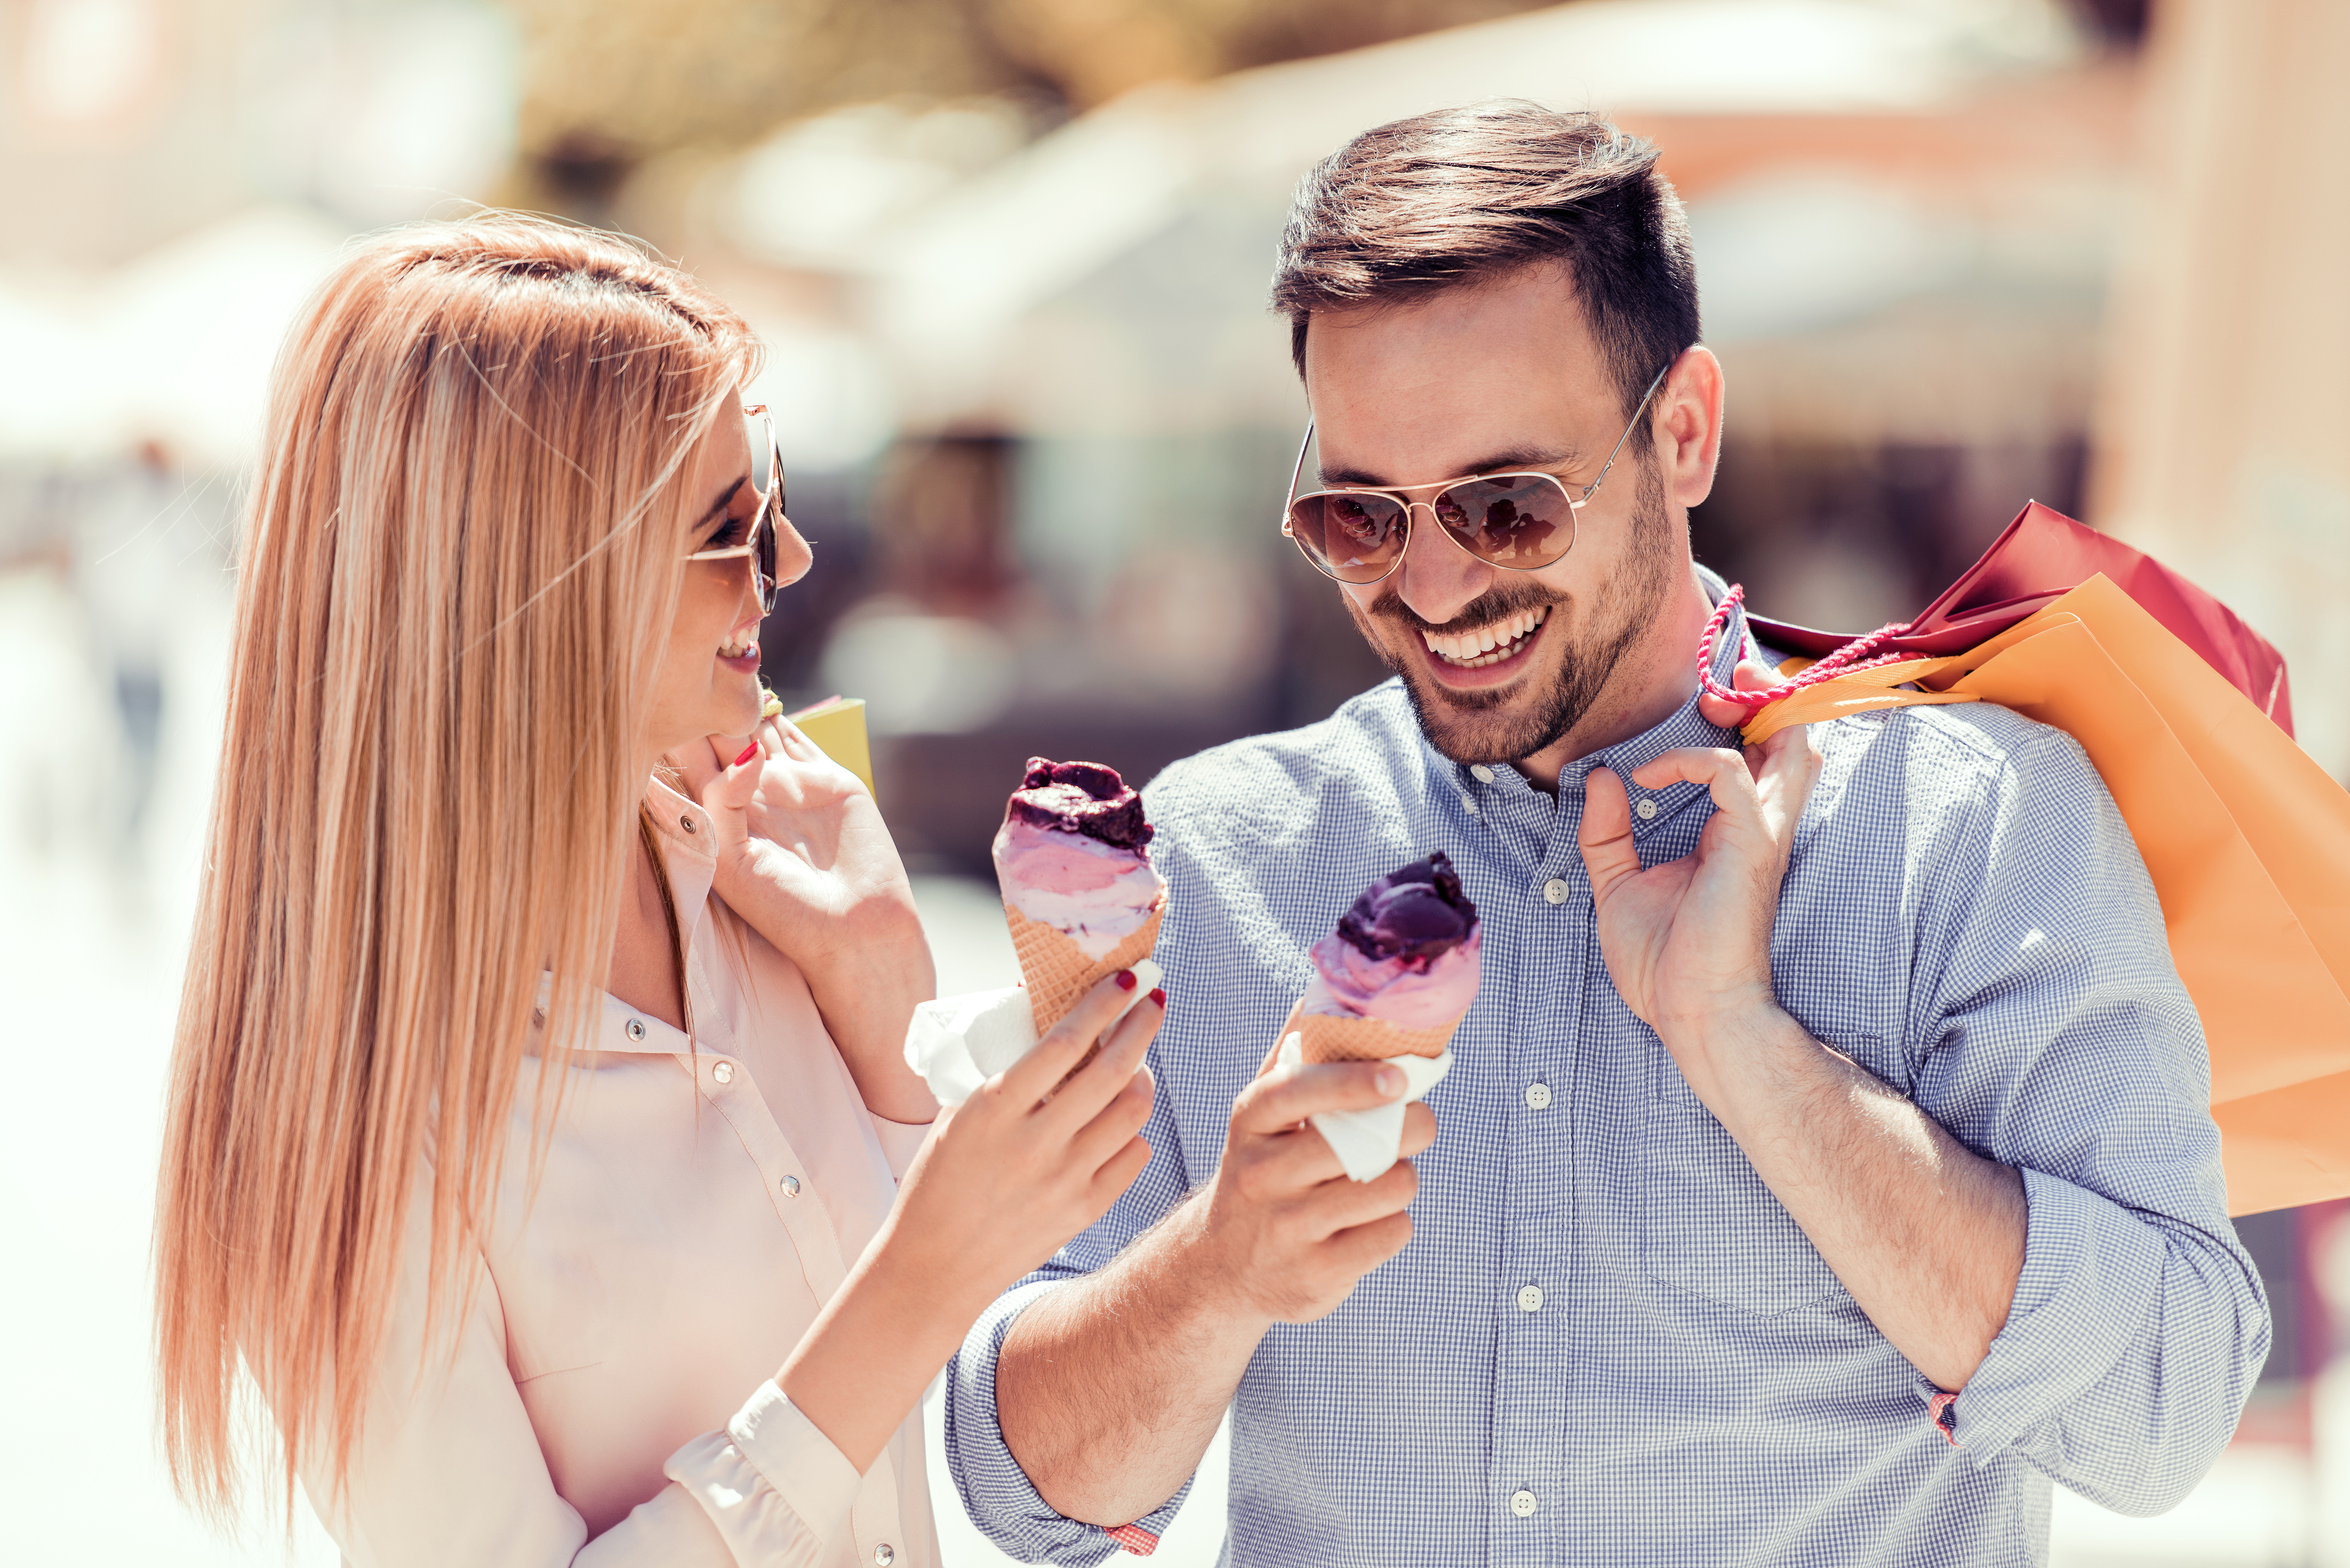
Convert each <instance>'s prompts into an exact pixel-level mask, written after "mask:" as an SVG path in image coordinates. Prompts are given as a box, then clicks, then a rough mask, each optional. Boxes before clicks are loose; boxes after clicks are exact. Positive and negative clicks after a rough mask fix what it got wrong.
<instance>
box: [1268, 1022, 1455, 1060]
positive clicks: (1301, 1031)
mask: <svg viewBox="0 0 2350 1568" xmlns="http://www.w3.org/2000/svg"><path fill="white" fill-rule="evenodd" d="M1290 1027H1291V1028H1292V1029H1294V1030H1295V1031H1296V1033H1297V1034H1298V1035H1299V1037H1300V1038H1299V1042H1298V1044H1299V1045H1300V1048H1301V1049H1302V1051H1303V1052H1304V1054H1305V1060H1306V1061H1307V1062H1308V1063H1314V1062H1384V1061H1386V1060H1387V1059H1388V1057H1390V1056H1441V1055H1443V1054H1444V1051H1445V1047H1446V1046H1448V1045H1449V1044H1451V1042H1452V1032H1453V1031H1454V1030H1455V1029H1458V1028H1460V1027H1461V1020H1459V1019H1458V1018H1455V1019H1454V1020H1452V1022H1451V1023H1447V1024H1444V1025H1443V1026H1442V1027H1440V1028H1436V1029H1399V1028H1398V1027H1397V1026H1396V1025H1394V1024H1392V1023H1388V1021H1387V1020H1386V1019H1384V1018H1338V1017H1334V1016H1333V1015H1331V1014H1329V1013H1326V1012H1300V1013H1297V1014H1295V1015H1294V1016H1293V1017H1292V1018H1291V1020H1290Z"/></svg>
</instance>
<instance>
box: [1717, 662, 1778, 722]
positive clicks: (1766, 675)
mask: <svg viewBox="0 0 2350 1568" xmlns="http://www.w3.org/2000/svg"><path fill="white" fill-rule="evenodd" d="M1778 683H1779V672H1778V671H1777V670H1773V669H1772V668H1771V667H1770V666H1769V665H1767V664H1764V663H1763V662H1762V661H1761V660H1760V659H1740V660H1739V661H1738V667H1737V668H1736V669H1735V670H1731V672H1730V684H1731V690H1733V691H1767V690H1768V689H1770V688H1771V687H1773V686H1776V685H1777V684H1778ZM1697 713H1698V717H1699V718H1700V719H1703V720H1704V721H1705V722H1707V723H1709V724H1711V725H1714V726H1715V727H1717V728H1719V729H1723V730H1735V729H1737V728H1739V727H1740V726H1741V725H1742V724H1744V723H1745V722H1747V721H1748V720H1749V719H1752V717H1754V710H1753V709H1752V708H1749V707H1747V706H1746V705H1745V704H1743V703H1741V702H1732V701H1729V700H1728V699H1726V698H1721V697H1716V696H1714V695H1712V694H1711V692H1701V693H1700V695H1699V697H1698V700H1697Z"/></svg>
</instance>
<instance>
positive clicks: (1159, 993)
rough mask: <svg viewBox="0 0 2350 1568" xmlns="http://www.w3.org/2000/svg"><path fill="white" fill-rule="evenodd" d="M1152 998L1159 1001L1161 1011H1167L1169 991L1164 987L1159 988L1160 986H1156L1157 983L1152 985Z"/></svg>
mask: <svg viewBox="0 0 2350 1568" xmlns="http://www.w3.org/2000/svg"><path fill="white" fill-rule="evenodd" d="M1150 1000H1151V1001H1153V1002H1157V1003H1158V1004H1159V1011H1160V1012H1165V1011H1166V1009H1167V992H1165V991H1163V990H1162V989H1160V988H1159V987H1158V986H1155V985H1154V986H1152V987H1151V988H1150Z"/></svg>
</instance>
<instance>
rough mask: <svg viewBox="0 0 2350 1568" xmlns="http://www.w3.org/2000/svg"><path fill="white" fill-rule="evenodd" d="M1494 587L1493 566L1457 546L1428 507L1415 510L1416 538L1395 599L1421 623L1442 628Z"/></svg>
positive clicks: (1399, 575) (1399, 569)
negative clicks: (1401, 602) (1474, 600)
mask: <svg viewBox="0 0 2350 1568" xmlns="http://www.w3.org/2000/svg"><path fill="white" fill-rule="evenodd" d="M1492 586H1493V568H1492V567H1491V566H1487V565H1486V564H1485V563H1484V562H1482V561H1481V560H1479V559H1477V557H1476V556H1471V554H1470V553H1469V552H1468V551H1466V550H1464V549H1462V548H1461V546H1460V545H1457V544H1455V543H1454V542H1453V540H1452V537H1451V535H1449V534H1447V533H1445V531H1444V530H1443V528H1442V527H1441V526H1440V525H1439V524H1438V523H1437V521H1436V510H1435V508H1434V507H1431V506H1430V505H1429V504H1428V503H1426V502H1424V501H1422V502H1419V503H1416V504H1414V505H1413V507H1412V509H1411V539H1410V541H1409V543H1408V544H1406V545H1404V552H1403V564H1402V565H1401V566H1398V567H1397V568H1396V586H1395V587H1396V597H1398V598H1399V599H1401V600H1403V602H1404V604H1405V606H1406V607H1408V608H1409V610H1410V611H1411V612H1412V614H1414V615H1416V616H1418V617H1419V618H1420V619H1422V620H1424V621H1427V622H1429V623H1430V625H1432V626H1442V625H1443V624H1444V623H1445V622H1447V621H1449V620H1451V618H1453V617H1454V616H1456V615H1458V614H1460V613H1461V609H1462V608H1463V607H1466V606H1467V605H1468V604H1469V602H1470V601H1471V599H1474V598H1475V597H1477V596H1478V595H1480V594H1482V593H1483V592H1484V591H1485V590H1486V589H1488V588H1490V587H1492Z"/></svg>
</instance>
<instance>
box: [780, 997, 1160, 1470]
mask: <svg viewBox="0 0 2350 1568" xmlns="http://www.w3.org/2000/svg"><path fill="white" fill-rule="evenodd" d="M1120 981H1124V982H1125V985H1124V986H1121V984H1120ZM1134 983H1136V982H1135V979H1134V975H1133V972H1132V971H1119V973H1118V974H1115V975H1112V976H1110V977H1109V978H1107V979H1106V980H1104V981H1101V982H1100V983H1099V984H1097V985H1096V986H1095V987H1094V988H1093V990H1092V991H1090V992H1087V994H1086V996H1085V997H1084V998H1083V999H1082V1000H1080V1001H1079V1002H1078V1003H1077V1004H1076V1006H1075V1007H1074V1008H1072V1009H1070V1010H1069V1015H1068V1016H1067V1017H1066V1018H1065V1019H1063V1020H1062V1021H1061V1022H1060V1023H1058V1024H1056V1025H1055V1026H1054V1027H1053V1028H1051V1029H1049V1030H1047V1031H1045V1037H1044V1038H1043V1039H1042V1040H1040V1041H1038V1042H1037V1044H1036V1046H1035V1049H1034V1050H1032V1051H1030V1052H1029V1053H1028V1054H1027V1055H1025V1056H1024V1057H1022V1058H1021V1059H1020V1060H1019V1061H1018V1062H1016V1063H1014V1064H1013V1065H1012V1066H1011V1067H1009V1068H1007V1069H1006V1070H1005V1071H1003V1073H1001V1074H999V1075H996V1076H995V1077H993V1078H991V1079H989V1080H988V1081H987V1082H986V1083H985V1084H983V1085H980V1088H979V1090H978V1092H977V1093H976V1094H974V1095H972V1097H971V1098H970V1099H968V1100H965V1101H964V1102H963V1103H962V1105H960V1106H956V1107H955V1108H954V1109H952V1110H951V1111H949V1112H948V1113H946V1115H945V1116H941V1117H940V1119H939V1124H938V1127H937V1130H936V1131H934V1132H932V1133H931V1137H930V1141H929V1142H928V1143H926V1144H924V1145H923V1146H922V1152H921V1153H920V1155H918V1156H916V1157H915V1159H914V1165H913V1168H912V1169H911V1170H910V1171H908V1172H907V1173H906V1179H905V1181H904V1183H903V1184H902V1185H901V1187H900V1188H899V1193H898V1202H897V1205H896V1207H894V1208H893V1209H891V1210H890V1211H889V1220H888V1221H887V1222H886V1223H885V1224H884V1225H883V1226H882V1229H881V1233H880V1234H879V1236H877V1237H875V1238H874V1241H873V1244H872V1245H871V1246H869V1247H868V1248H867V1249H866V1250H865V1255H864V1256H863V1257H861V1258H859V1259H858V1262H857V1267H856V1268H855V1269H854V1270H852V1271H851V1272H850V1274H849V1278H848V1281H847V1283H846V1284H844V1285H843V1286H842V1287H841V1289H840V1290H839V1292H837V1293H836V1294H835V1295H834V1296H833V1298H832V1300H831V1301H830V1302H829V1303H827V1305H826V1307H825V1310H824V1312H823V1313H822V1314H820V1315H819V1316H818V1317H817V1319H816V1325H815V1326H814V1327H813V1328H811V1329H809V1331H808V1333H807V1335H806V1338H804V1339H802V1340H801V1341H800V1343H799V1345H798V1347H797V1348H796V1349H795V1350H794V1351H793V1352H792V1356H791V1359H790V1360H789V1361H787V1362H785V1364H784V1368H783V1370H782V1371H781V1372H779V1373H777V1374H776V1376H775V1380H776V1382H777V1383H779V1384H781V1385H782V1386H783V1390H784V1392H785V1394H786V1395H788V1396H789V1397H791V1401H792V1403H793V1404H794V1405H795V1406H797V1407H799V1410H800V1413H801V1414H803V1415H805V1416H806V1417H807V1418H808V1419H809V1420H810V1421H813V1422H814V1423H816V1427H817V1428H818V1429H819V1430H821V1431H822V1432H823V1433H824V1434H825V1436H827V1437H828V1438H831V1439H832V1441H833V1444H834V1446H835V1447H837V1449H840V1451H841V1453H842V1454H843V1455H845V1456H846V1457H847V1459H848V1461H849V1462H850V1463H851V1464H854V1465H855V1466H857V1468H858V1469H865V1468H866V1467H867V1466H868V1465H870V1464H871V1463H872V1462H873V1459H874V1456H875V1455H877V1454H879V1452H880V1451H881V1447H882V1445H883V1444H884V1443H886V1442H887V1441H889V1434H890V1433H891V1432H893V1431H895V1430H896V1429H897V1428H898V1424H899V1422H900V1421H902V1420H904V1419H905V1417H906V1413H907V1412H908V1411H910V1410H911V1409H912V1408H913V1407H914V1406H915V1404H916V1402H917V1401H919V1400H920V1398H921V1395H922V1390H923V1388H924V1387H926V1386H929V1383H930V1380H931V1376H933V1375H935V1374H936V1373H937V1371H938V1369H939V1368H940V1367H941V1366H944V1365H945V1364H946V1360H947V1357H949V1356H950V1355H953V1354H954V1351H955V1347H956V1346H957V1345H960V1344H962V1337H963V1335H964V1334H965V1333H967V1332H968V1331H969V1330H970V1328H971V1325H972V1324H973V1323H974V1322H976V1321H977V1320H978V1317H979V1314H981V1313H983V1312H984V1311H986V1310H987V1308H988V1306H989V1305H990V1304H991V1303H993V1301H994V1300H995V1298H996V1297H997V1296H999V1295H1001V1294H1003V1292H1004V1291H1005V1289H1007V1288H1008V1287H1009V1286H1011V1285H1012V1284H1013V1282H1015V1281H1017V1280H1018V1279H1019V1278H1020V1277H1021V1276H1022V1275H1023V1274H1025V1273H1027V1272H1030V1271H1031V1270H1033V1269H1035V1267H1037V1265H1039V1264H1041V1263H1043V1262H1045V1260H1046V1259H1047V1258H1050V1257H1051V1256H1052V1255H1053V1254H1054V1253H1055V1251H1058V1250H1059V1249H1060V1248H1061V1246H1062V1245H1063V1244H1064V1243H1065V1242H1066V1241H1068V1240H1069V1239H1070V1238H1071V1237H1073V1236H1075V1235H1076V1234H1077V1233H1078V1232H1079V1231H1083V1230H1084V1229H1086V1227H1087V1226H1088V1225H1091V1224H1092V1223H1093V1222H1094V1221H1095V1220H1098V1219H1100V1218H1101V1217H1102V1215H1103V1214H1105V1213H1107V1211H1108V1210H1109V1206H1110V1205H1111V1204H1112V1203H1114V1202H1116V1201H1117V1200H1118V1194H1120V1193H1122V1192H1124V1191H1125V1190H1126V1189H1127V1188H1128V1186H1129V1185H1131V1184H1132V1182H1133V1180H1134V1179H1135V1178H1136V1177H1138V1176H1139V1175H1141V1174H1142V1168H1143V1167H1144V1166H1145V1165H1147V1164H1149V1160H1150V1146H1149V1145H1148V1144H1146V1143H1144V1142H1143V1141H1142V1139H1141V1138H1140V1137H1138V1136H1136V1135H1137V1134H1139V1132H1140V1131H1141V1130H1142V1125H1143V1123H1144V1122H1145V1121H1146V1120H1148V1119H1149V1116H1150V1094H1151V1082H1150V1075H1149V1073H1147V1072H1144V1071H1141V1070H1140V1069H1141V1066H1142V1054H1143V1052H1144V1051H1145V1050H1146V1049H1147V1048H1148V1047H1149V1044H1150V1041H1151V1039H1152V1037H1153V1036H1155V1035H1156V1034H1157V1033H1159V1021H1160V1020H1161V1019H1162V1018H1164V1017H1165V1016H1166V1011H1167V1009H1166V1002H1165V999H1164V998H1163V997H1162V996H1161V995H1160V994H1159V993H1158V992H1153V993H1152V994H1150V995H1149V996H1147V997H1145V998H1143V999H1142V1001H1141V1002H1139V1003H1137V1004H1136V1006H1135V1007H1134V1009H1133V1011H1131V1012H1128V1013H1127V1014H1126V1015H1125V1017H1124V1018H1122V1019H1121V1018H1119V1017H1118V1008H1119V1007H1120V1006H1121V1005H1123V1004H1124V1003H1125V1002H1128V1001H1130V1000H1132V995H1133V993H1132V991H1131V990H1130V989H1129V988H1130V987H1131V986H1132V985H1133V984H1134ZM1097 1040H1099V1042H1100V1043H1101V1054H1099V1055H1097V1056H1096V1057H1095V1058H1094V1059H1093V1060H1092V1061H1090V1062H1087V1063H1086V1064H1085V1065H1083V1066H1078V1065H1077V1064H1078V1063H1079V1062H1080V1061H1081V1060H1083V1058H1084V1056H1085V1054H1086V1052H1087V1050H1089V1049H1091V1048H1092V1046H1093V1045H1094V1044H1095V1042H1096V1041H1097ZM1073 1069H1074V1070H1073Z"/></svg>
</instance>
